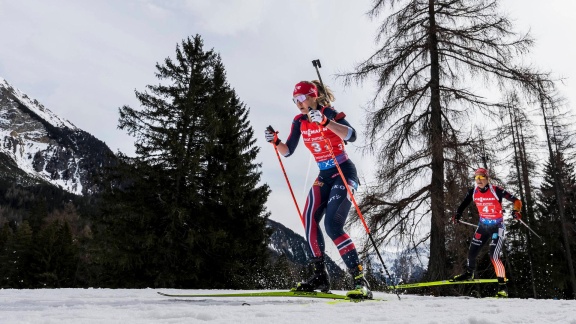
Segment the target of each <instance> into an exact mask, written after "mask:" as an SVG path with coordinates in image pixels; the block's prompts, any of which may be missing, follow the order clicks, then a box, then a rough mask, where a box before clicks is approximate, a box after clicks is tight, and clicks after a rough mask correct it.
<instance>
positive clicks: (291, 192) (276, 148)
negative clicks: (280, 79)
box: [267, 126, 306, 229]
mask: <svg viewBox="0 0 576 324" xmlns="http://www.w3.org/2000/svg"><path fill="white" fill-rule="evenodd" d="M267 129H268V130H269V131H270V132H272V133H274V140H273V141H272V145H274V151H276V156H277V157H278V162H280V167H281V168H282V172H283V173H284V178H285V179H286V183H287V184H288V189H290V194H291V195H292V200H293V201H294V205H296V210H297V211H298V216H300V220H301V221H302V226H304V229H306V224H304V217H303V216H302V213H301V212H300V207H298V202H296V197H295V196H294V191H292V186H291V185H290V180H288V175H287V174H286V169H284V163H282V159H281V158H280V153H278V147H277V146H276V140H277V139H278V132H277V131H275V130H274V128H272V126H268V127H267Z"/></svg>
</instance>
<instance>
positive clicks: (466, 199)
mask: <svg viewBox="0 0 576 324" xmlns="http://www.w3.org/2000/svg"><path fill="white" fill-rule="evenodd" d="M473 195H474V188H472V189H470V190H468V192H467V193H466V197H464V200H462V202H461V203H460V206H458V209H457V210H456V217H457V218H458V219H459V217H458V216H460V217H462V213H463V212H464V209H466V207H468V205H470V203H471V202H472V196H473Z"/></svg>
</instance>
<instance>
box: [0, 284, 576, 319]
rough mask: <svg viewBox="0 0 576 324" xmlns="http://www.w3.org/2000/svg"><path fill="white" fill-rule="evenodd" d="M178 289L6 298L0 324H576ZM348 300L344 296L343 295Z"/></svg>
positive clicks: (457, 305)
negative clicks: (186, 295) (241, 296)
mask: <svg viewBox="0 0 576 324" xmlns="http://www.w3.org/2000/svg"><path fill="white" fill-rule="evenodd" d="M157 291H162V292H168V293H176V294H177V293H180V294H182V293H185V294H190V293H201V294H207V293H223V292H226V291H207V290H200V291H198V290H196V291H193V290H175V289H160V290H157V289H140V290H130V289H33V290H17V289H2V290H0V310H1V312H2V320H1V321H2V324H36V323H42V324H68V323H70V324H77V323H82V324H101V323H106V324H132V323H134V324H147V323H151V324H152V323H154V324H156V323H163V324H178V323H205V324H224V323H226V324H229V323H236V324H269V323H274V324H294V323H318V324H320V323H330V324H339V323H347V324H349V323H382V324H386V323H389V324H398V323H403V324H409V323H414V324H452V323H453V324H527V323H538V324H545V323H562V324H576V301H574V300H535V299H514V298H508V299H490V298H488V299H476V298H465V297H432V296H415V295H401V298H402V299H401V300H398V298H397V297H396V295H394V294H387V293H375V298H383V299H384V301H367V302H361V303H351V302H347V301H342V302H337V303H333V302H332V301H331V300H325V299H310V298H300V297H298V298H294V297H267V298H262V297H250V298H246V297H244V298H240V297H226V298H213V297H207V298H204V297H202V298H198V297H194V298H173V297H164V296H160V295H158V294H157V293H156V292H157ZM339 293H342V292H339Z"/></svg>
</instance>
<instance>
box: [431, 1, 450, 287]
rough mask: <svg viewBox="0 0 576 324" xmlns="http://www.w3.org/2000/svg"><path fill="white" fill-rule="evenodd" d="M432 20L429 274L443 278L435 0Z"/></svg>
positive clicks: (441, 148)
mask: <svg viewBox="0 0 576 324" xmlns="http://www.w3.org/2000/svg"><path fill="white" fill-rule="evenodd" d="M428 14H429V22H430V31H429V34H428V35H429V36H428V37H429V46H430V48H429V49H430V63H431V65H430V138H429V140H430V144H431V149H432V161H431V169H432V183H431V193H430V197H431V199H430V200H431V201H430V204H431V209H432V217H431V226H430V261H429V263H428V277H429V278H430V279H431V280H437V279H443V278H445V277H446V274H445V266H446V265H445V262H446V244H445V240H446V238H445V237H446V235H445V234H446V229H445V227H446V219H445V217H444V207H445V206H444V152H443V151H444V150H443V139H442V106H441V104H440V67H439V64H440V63H439V59H438V38H437V35H436V20H435V9H434V1H433V0H429V2H428Z"/></svg>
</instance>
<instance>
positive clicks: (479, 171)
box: [474, 168, 489, 177]
mask: <svg viewBox="0 0 576 324" xmlns="http://www.w3.org/2000/svg"><path fill="white" fill-rule="evenodd" d="M478 174H479V175H483V176H485V177H489V174H488V170H486V169H484V168H478V169H476V172H474V175H478Z"/></svg>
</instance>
